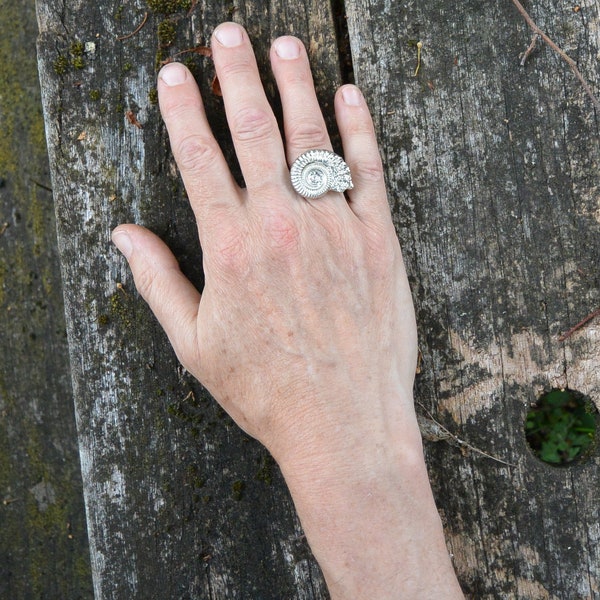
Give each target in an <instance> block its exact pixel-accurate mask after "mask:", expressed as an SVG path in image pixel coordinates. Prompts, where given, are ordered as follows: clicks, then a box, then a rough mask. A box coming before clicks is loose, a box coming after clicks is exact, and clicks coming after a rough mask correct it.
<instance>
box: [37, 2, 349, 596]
mask: <svg viewBox="0 0 600 600" xmlns="http://www.w3.org/2000/svg"><path fill="white" fill-rule="evenodd" d="M169 6H171V7H173V9H174V10H173V11H172V12H171V10H170V8H169ZM161 7H162V8H161ZM190 7H192V10H189V9H190ZM165 12H166V13H170V14H165ZM145 15H147V16H145ZM38 18H39V20H40V31H41V34H40V38H39V44H38V47H39V57H40V58H39V60H40V77H41V80H42V82H43V91H44V109H45V118H46V130H47V135H48V144H49V148H50V159H51V164H52V181H53V189H54V197H55V203H56V211H57V223H58V234H59V247H60V254H61V261H62V265H63V278H64V294H65V303H66V315H67V328H68V337H69V348H70V352H71V366H72V377H73V384H74V393H75V407H76V414H77V423H78V435H79V448H80V452H81V459H82V472H83V484H84V493H85V500H86V508H87V514H88V526H89V533H90V545H91V555H92V569H93V575H94V590H95V593H96V597H97V598H144V599H151V598H161V599H164V598H173V599H176V598H219V599H225V598H255V599H261V598H264V599H268V598H303V599H304V598H306V599H312V598H322V597H326V590H325V588H324V584H323V581H322V577H321V574H320V571H319V569H318V567H317V565H316V563H315V561H314V559H313V558H312V556H311V554H310V551H309V549H308V546H307V544H306V541H305V539H304V537H303V534H302V531H301V529H300V526H299V524H298V521H297V518H296V516H295V512H294V510H293V506H292V503H291V500H290V498H289V495H288V492H287V490H286V488H285V485H284V482H283V480H282V478H281V476H280V474H279V471H278V469H277V467H276V465H275V464H274V463H273V461H272V460H271V458H270V457H269V456H268V454H267V453H266V451H265V450H264V449H263V448H262V447H260V446H259V444H257V443H256V442H254V441H253V440H251V439H249V438H248V437H247V436H245V435H244V434H243V433H242V432H241V431H239V430H238V428H237V427H236V426H235V425H234V424H233V423H232V422H231V421H230V419H229V418H228V417H227V416H226V415H225V414H224V413H223V411H222V410H221V409H219V408H218V407H217V406H216V404H215V403H214V402H213V401H212V399H211V398H210V397H209V396H208V394H207V393H206V392H205V391H204V390H203V389H202V388H201V387H200V386H199V385H198V384H197V383H196V382H194V381H193V380H192V378H191V377H190V376H188V375H187V374H186V373H184V372H183V371H182V370H181V368H180V367H179V366H178V364H177V362H176V360H175V357H174V355H173V353H172V351H171V349H170V347H169V344H168V342H167V340H166V338H165V336H164V334H163V333H162V331H161V330H160V328H159V326H158V325H157V324H156V322H155V320H154V318H153V317H152V315H151V314H150V312H149V310H148V308H147V307H146V306H145V305H144V303H143V302H142V300H141V299H140V298H139V297H138V295H137V294H136V291H135V289H134V285H133V281H132V278H131V275H130V273H129V270H128V268H127V266H126V263H125V261H124V260H123V259H122V258H121V257H120V256H119V255H118V253H117V252H116V250H115V249H114V248H113V247H112V245H111V243H110V240H109V236H110V231H111V229H112V228H113V227H114V226H116V225H117V224H119V223H122V222H132V221H133V222H136V223H139V224H143V225H145V226H147V227H149V228H151V229H152V230H154V231H155V232H157V233H158V234H159V235H161V236H162V237H163V238H164V239H165V240H166V241H167V242H168V243H169V244H170V245H171V247H172V248H173V249H174V251H175V252H176V254H177V255H178V258H179V259H180V261H181V265H182V268H183V269H184V271H185V272H186V273H187V274H188V275H189V276H190V277H191V278H192V279H193V280H194V281H195V282H196V283H197V285H198V286H199V287H202V273H201V268H200V266H201V253H200V249H199V247H198V243H197V238H196V232H195V224H194V220H193V216H192V214H191V212H190V210H189V207H188V205H187V201H186V198H185V193H184V190H183V186H182V184H181V182H180V180H179V178H178V175H177V173H176V167H175V164H174V162H173V159H172V157H171V153H170V150H169V146H168V140H167V136H166V132H165V129H164V127H163V125H162V122H161V119H160V115H159V111H158V107H157V105H156V103H155V100H156V91H155V77H156V73H157V68H158V66H159V65H160V63H161V61H163V60H166V59H168V58H169V57H173V56H175V55H176V54H178V53H179V52H181V51H182V50H186V49H188V48H192V47H195V46H200V45H206V44H208V42H209V38H210V33H211V32H212V30H213V28H214V27H215V26H216V25H217V24H218V23H220V22H222V21H224V20H228V19H233V20H235V21H238V22H239V23H241V24H243V25H244V26H245V27H246V28H247V29H248V31H249V33H250V36H251V37H252V38H253V39H254V40H255V41H256V52H257V56H258V59H259V62H260V64H261V65H262V67H263V68H264V72H265V73H267V72H268V71H267V70H266V63H267V56H268V47H269V45H270V42H271V40H272V39H273V38H275V37H276V36H278V35H280V34H283V33H287V32H291V33H294V34H295V35H298V36H299V37H301V38H302V39H303V40H304V42H305V43H306V45H307V48H308V49H309V53H310V55H311V58H312V59H313V62H314V65H315V71H314V76H315V80H316V82H317V87H318V89H319V93H320V95H321V99H322V101H323V105H324V107H325V111H326V112H328V114H329V117H330V116H331V103H332V98H333V93H334V91H335V87H336V85H337V84H338V83H339V67H338V53H337V47H336V43H335V31H334V27H333V25H332V15H331V12H330V10H329V7H328V5H327V4H323V3H320V2H316V1H315V2H312V3H310V2H309V3H286V2H259V1H256V2H252V1H246V2H239V3H236V4H235V5H232V4H231V3H228V2H203V1H200V2H194V3H193V5H192V3H185V2H162V3H161V2H148V3H146V2H142V1H141V0H135V1H133V2H128V3H115V2H112V1H111V2H108V1H105V0H100V1H99V2H95V3H89V2H80V1H76V0H73V1H67V2H61V1H57V0H43V1H40V2H39V3H38ZM144 19H145V22H144ZM142 22H144V25H143V26H142V27H141V28H140V24H141V23H142ZM138 28H139V29H138ZM136 30H137V33H135V34H134V35H130V34H131V33H132V32H135V31H136ZM119 38H121V39H119ZM179 56H180V59H181V60H184V61H185V62H186V64H188V66H190V68H192V69H193V71H194V73H195V75H196V77H197V80H198V82H199V84H200V87H201V89H202V93H203V95H204V98H205V104H206V108H207V113H208V117H209V120H210V122H211V125H212V126H213V129H214V131H215V133H216V134H217V136H218V138H219V140H220V142H221V143H222V145H223V148H224V151H225V154H226V156H227V157H228V158H229V159H230V161H231V164H232V165H233V167H234V170H235V161H234V155H233V149H232V146H231V143H230V141H229V139H228V132H227V127H226V125H225V119H224V113H223V106H222V99H221V98H220V97H218V96H217V95H215V94H214V93H213V92H212V89H211V83H212V80H213V77H214V69H213V66H212V63H211V60H210V58H209V57H206V56H202V55H201V54H198V53H186V54H182V55H179ZM265 85H266V88H267V90H268V93H269V95H270V96H271V98H272V99H273V103H274V106H275V108H276V109H277V106H278V101H277V98H276V96H275V92H274V83H273V80H272V78H271V77H270V76H265ZM237 176H238V179H239V172H237Z"/></svg>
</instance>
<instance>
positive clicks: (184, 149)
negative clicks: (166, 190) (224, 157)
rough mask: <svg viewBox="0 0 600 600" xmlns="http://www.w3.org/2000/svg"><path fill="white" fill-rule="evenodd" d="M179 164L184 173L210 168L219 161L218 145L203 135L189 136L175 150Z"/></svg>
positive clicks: (176, 145)
mask: <svg viewBox="0 0 600 600" xmlns="http://www.w3.org/2000/svg"><path fill="white" fill-rule="evenodd" d="M173 152H174V154H175V157H176V159H177V164H178V165H179V168H180V169H181V170H182V171H200V170H206V169H208V168H210V167H211V166H212V165H213V164H214V162H215V161H216V160H217V156H218V150H217V148H216V144H215V143H214V142H213V141H212V140H210V139H208V138H206V137H204V136H201V135H198V134H193V135H188V136H186V137H184V138H183V139H181V140H180V141H179V142H178V143H177V144H175V148H174V149H173Z"/></svg>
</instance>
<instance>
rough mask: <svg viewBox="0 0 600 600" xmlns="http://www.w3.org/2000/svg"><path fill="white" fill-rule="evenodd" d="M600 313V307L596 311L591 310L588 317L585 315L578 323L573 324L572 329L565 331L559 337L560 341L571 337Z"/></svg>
mask: <svg viewBox="0 0 600 600" xmlns="http://www.w3.org/2000/svg"><path fill="white" fill-rule="evenodd" d="M598 315H600V308H598V309H596V310H595V311H594V312H591V313H590V314H589V315H587V317H584V318H583V319H581V321H579V323H577V325H573V327H571V329H569V330H567V331H565V332H564V333H563V334H562V335H561V336H560V337H559V338H558V341H559V342H564V341H565V340H566V339H567V338H570V337H571V336H572V335H573V334H574V333H575V332H576V331H577V330H578V329H581V328H582V327H583V326H584V325H585V324H586V323H588V322H589V321H591V320H592V319H594V318H595V317H597V316H598Z"/></svg>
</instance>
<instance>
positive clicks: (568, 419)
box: [525, 389, 598, 466]
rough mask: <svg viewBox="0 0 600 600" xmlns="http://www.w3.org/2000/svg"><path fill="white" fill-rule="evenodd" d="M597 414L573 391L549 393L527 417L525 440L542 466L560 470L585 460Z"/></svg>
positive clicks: (590, 445) (594, 433)
mask: <svg viewBox="0 0 600 600" xmlns="http://www.w3.org/2000/svg"><path fill="white" fill-rule="evenodd" d="M597 424H598V411H597V410H596V407H595V406H594V404H593V403H592V401H591V400H590V399H589V398H587V397H586V396H584V395H583V394H581V393H580V392H577V391H575V390H569V389H563V390H561V389H553V390H551V391H550V392H548V393H546V394H544V395H543V396H541V397H540V399H539V400H538V402H537V404H536V405H535V406H534V407H533V408H531V410H530V411H529V412H528V413H527V418H526V421H525V436H526V438H527V443H528V444H529V446H530V447H531V449H532V450H533V453H534V454H535V455H536V456H537V457H538V458H539V459H540V460H541V461H543V462H546V463H549V464H551V465H556V466H561V465H567V464H569V463H572V462H573V461H575V460H580V459H582V458H585V457H586V456H588V455H589V454H590V453H591V451H592V449H593V447H594V444H595V441H596V428H597Z"/></svg>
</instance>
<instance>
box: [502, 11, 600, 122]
mask: <svg viewBox="0 0 600 600" xmlns="http://www.w3.org/2000/svg"><path fill="white" fill-rule="evenodd" d="M512 3H513V4H514V5H515V6H516V7H517V10H518V11H519V12H520V13H521V15H522V17H523V18H524V19H525V21H526V22H527V25H529V28H530V29H531V30H532V31H533V32H534V33H537V34H538V35H539V36H540V37H541V38H542V39H543V40H544V42H546V44H548V46H550V48H552V50H554V52H556V53H557V54H558V55H559V56H560V57H561V58H562V59H563V60H564V61H565V62H566V63H567V64H568V65H569V67H570V68H571V71H573V74H574V75H575V77H577V79H579V82H580V83H581V85H582V86H583V89H584V90H585V91H586V93H587V95H588V96H589V97H590V100H591V101H592V104H593V105H594V106H595V107H596V110H597V111H598V112H600V101H599V100H598V98H596V96H595V95H594V92H593V91H592V88H591V87H590V85H589V84H588V82H587V81H586V80H585V79H584V78H583V75H582V74H581V73H580V72H579V69H578V68H577V65H576V64H575V61H574V60H573V59H572V58H571V57H570V56H569V55H568V54H567V53H566V52H565V51H564V50H562V49H561V48H559V47H558V46H557V45H556V44H555V43H554V42H553V41H552V40H551V39H550V38H549V37H548V36H547V35H546V34H545V33H544V32H543V31H542V30H541V29H540V28H539V27H538V26H537V25H536V23H535V21H534V20H533V19H532V18H531V17H530V16H529V14H528V13H527V11H526V10H525V9H524V8H523V5H522V4H521V3H520V2H519V0H512Z"/></svg>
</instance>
